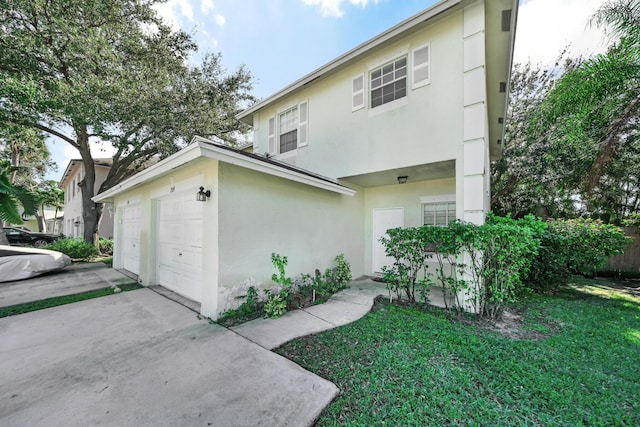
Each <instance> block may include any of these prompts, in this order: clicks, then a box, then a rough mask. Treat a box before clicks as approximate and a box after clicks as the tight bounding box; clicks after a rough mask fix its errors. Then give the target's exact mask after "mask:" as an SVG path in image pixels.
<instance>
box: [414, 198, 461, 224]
mask: <svg viewBox="0 0 640 427" xmlns="http://www.w3.org/2000/svg"><path fill="white" fill-rule="evenodd" d="M422 218H423V224H424V225H435V226H438V227H445V226H447V225H449V222H451V221H453V220H455V219H456V202H438V203H424V204H423V205H422Z"/></svg>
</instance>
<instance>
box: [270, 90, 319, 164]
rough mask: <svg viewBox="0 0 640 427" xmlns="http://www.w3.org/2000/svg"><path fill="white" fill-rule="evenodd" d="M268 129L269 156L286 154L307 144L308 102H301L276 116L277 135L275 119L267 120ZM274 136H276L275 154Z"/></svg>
mask: <svg viewBox="0 0 640 427" xmlns="http://www.w3.org/2000/svg"><path fill="white" fill-rule="evenodd" d="M268 128H269V135H268V143H269V153H270V154H278V153H280V154H282V153H287V152H289V151H293V150H295V149H297V148H299V147H303V146H305V145H307V144H308V143H309V136H308V133H309V132H308V128H309V102H308V101H303V102H301V103H300V104H298V105H296V106H295V107H292V108H289V109H288V110H286V111H283V112H282V113H280V114H278V120H277V133H276V118H275V117H270V118H269V120H268ZM276 134H277V135H278V144H277V145H278V152H277V153H276V142H275V141H276Z"/></svg>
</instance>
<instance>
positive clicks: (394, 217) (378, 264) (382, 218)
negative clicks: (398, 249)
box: [372, 208, 404, 273]
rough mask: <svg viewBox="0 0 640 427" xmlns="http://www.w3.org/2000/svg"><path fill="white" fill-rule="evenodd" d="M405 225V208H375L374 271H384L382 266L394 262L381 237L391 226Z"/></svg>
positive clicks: (385, 234)
mask: <svg viewBox="0 0 640 427" xmlns="http://www.w3.org/2000/svg"><path fill="white" fill-rule="evenodd" d="M397 227H404V209H403V208H389V209H374V210H373V250H372V252H373V272H374V273H382V267H384V266H389V265H392V264H393V261H394V260H393V258H391V257H388V256H387V254H386V252H385V250H384V246H383V245H382V243H380V238H381V237H383V236H388V235H387V230H389V229H390V228H397Z"/></svg>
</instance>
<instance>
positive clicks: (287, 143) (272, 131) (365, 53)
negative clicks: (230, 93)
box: [95, 0, 518, 318]
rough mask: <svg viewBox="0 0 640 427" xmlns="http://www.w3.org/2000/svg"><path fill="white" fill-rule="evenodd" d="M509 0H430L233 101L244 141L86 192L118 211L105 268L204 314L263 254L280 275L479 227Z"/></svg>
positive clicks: (255, 281)
mask: <svg viewBox="0 0 640 427" xmlns="http://www.w3.org/2000/svg"><path fill="white" fill-rule="evenodd" d="M517 6H518V3H517V1H516V0H443V1H440V2H439V3H437V4H435V5H434V6H432V7H430V8H428V9H426V10H424V11H423V12H421V13H419V14H417V15H415V16H413V17H411V18H409V19H407V20H405V21H403V22H401V23H400V24H398V25H396V26H394V27H393V28H391V29H389V30H387V31H385V32H384V33H382V34H380V35H378V36H376V37H374V38H373V39H371V40H369V41H367V42H365V43H363V44H362V45H360V46H358V47H356V48H354V49H352V50H350V51H349V52H347V53H345V54H344V55H342V56H340V57H338V58H336V59H335V60H333V61H331V62H330V63H328V64H326V65H324V66H322V67H320V68H319V69H317V70H315V71H313V72H311V73H310V74H308V75H306V76H304V77H302V78H301V79H299V80H297V81H295V82H293V83H292V84H290V85H289V86H287V87H285V88H284V89H282V90H281V91H280V92H278V93H276V94H274V95H273V96H271V97H269V98H266V99H265V100H263V101H261V102H259V103H257V104H256V105H254V106H252V107H250V108H248V109H247V110H245V111H243V112H242V113H241V114H240V115H239V116H238V117H239V119H241V120H243V121H245V122H246V123H248V124H250V125H252V127H253V130H254V137H253V150H252V151H253V152H252V153H249V152H245V151H240V150H235V149H231V148H229V147H225V146H224V145H221V144H219V143H216V142H214V141H208V140H206V139H204V138H198V137H196V138H194V140H193V142H192V143H191V144H190V145H189V146H187V147H186V148H185V149H183V150H181V151H180V152H178V153H176V154H174V155H173V156H171V157H169V158H167V159H165V160H163V161H161V162H159V163H158V164H156V165H154V166H152V167H150V168H148V169H146V170H144V171H143V172H141V173H139V174H137V175H135V176H133V177H131V178H130V179H128V180H126V181H123V182H122V183H120V184H119V185H117V186H115V187H113V188H112V189H110V190H108V191H106V192H104V193H103V194H100V195H98V196H97V197H96V198H95V200H96V201H101V202H113V203H114V205H115V208H116V218H117V220H116V227H115V235H114V236H115V252H114V267H116V268H124V269H126V270H129V271H131V272H133V273H135V274H137V275H138V279H139V281H140V283H142V284H143V285H154V284H160V285H163V286H165V287H167V288H169V289H171V290H173V291H175V292H177V293H179V294H182V295H184V296H186V297H188V298H191V299H193V300H195V301H197V302H200V303H201V308H200V310H201V313H202V314H203V315H206V316H210V317H212V318H216V316H217V315H218V314H219V313H221V312H223V311H224V310H225V309H227V308H229V307H231V306H232V304H233V300H234V297H235V296H237V295H238V294H241V293H242V290H243V289H245V290H246V287H247V286H249V285H258V286H269V278H270V277H271V274H272V273H273V271H274V270H273V266H272V265H271V263H270V254H271V253H272V252H275V253H278V254H281V255H286V256H288V257H289V265H288V267H287V273H288V274H289V275H291V276H294V275H297V274H300V273H312V272H313V271H315V269H320V270H323V269H325V268H327V267H330V266H331V265H332V260H333V258H334V257H335V256H336V255H337V254H339V253H344V254H345V256H346V259H347V260H348V261H349V262H350V263H351V268H352V272H353V275H354V276H355V277H357V276H360V275H371V274H376V273H379V272H380V271H381V269H382V266H384V265H386V264H387V263H388V262H389V260H388V259H387V258H386V257H385V254H384V250H383V248H382V246H381V245H380V243H379V242H378V239H379V238H380V237H381V236H382V235H384V233H385V232H386V230H387V229H389V228H392V227H396V226H419V225H422V224H425V223H428V224H436V225H441V224H446V223H447V222H448V221H449V220H451V219H453V218H461V219H464V220H466V221H470V222H474V223H482V222H483V221H484V218H485V215H486V213H487V212H488V210H489V162H490V160H492V159H497V158H499V157H500V155H501V147H500V143H501V139H502V135H503V122H504V117H505V111H506V102H507V91H508V86H509V76H510V69H511V56H512V51H513V43H514V36H515V22H516V15H517Z"/></svg>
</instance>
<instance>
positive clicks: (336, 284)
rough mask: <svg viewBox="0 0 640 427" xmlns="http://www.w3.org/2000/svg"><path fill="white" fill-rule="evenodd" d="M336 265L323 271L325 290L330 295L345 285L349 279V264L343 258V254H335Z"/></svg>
mask: <svg viewBox="0 0 640 427" xmlns="http://www.w3.org/2000/svg"><path fill="white" fill-rule="evenodd" d="M335 261H336V264H337V265H336V267H334V268H328V269H327V270H326V271H325V272H324V277H323V279H324V280H323V281H324V282H325V283H326V286H327V291H328V292H329V293H330V294H331V295H332V294H335V293H336V292H338V291H341V290H342V289H345V288H346V287H347V284H348V283H349V282H350V281H351V265H350V264H349V262H348V261H347V260H346V259H345V258H344V254H339V255H338V256H336V259H335Z"/></svg>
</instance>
